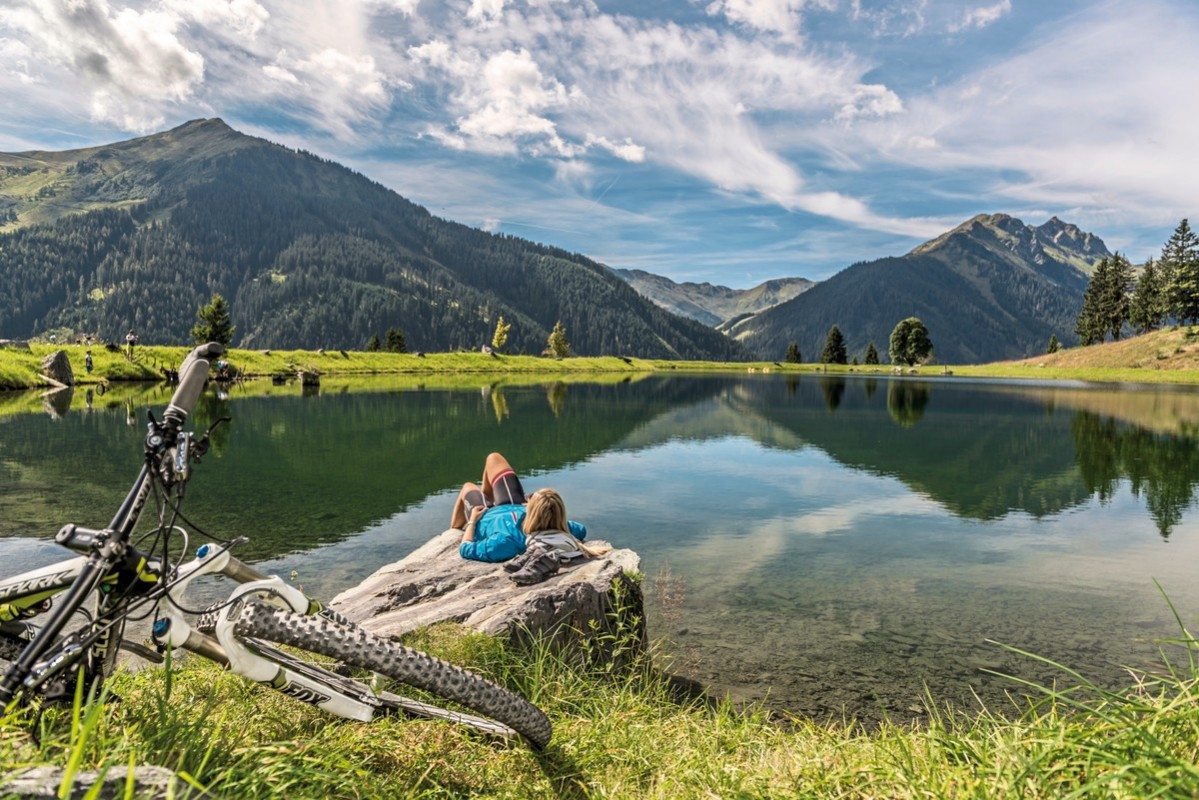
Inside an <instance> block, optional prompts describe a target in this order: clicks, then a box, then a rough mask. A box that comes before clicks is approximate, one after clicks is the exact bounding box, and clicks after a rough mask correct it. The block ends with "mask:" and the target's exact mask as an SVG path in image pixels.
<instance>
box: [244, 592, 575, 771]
mask: <svg viewBox="0 0 1199 800" xmlns="http://www.w3.org/2000/svg"><path fill="white" fill-rule="evenodd" d="M233 630H234V633H235V634H236V635H237V636H239V637H248V638H251V639H263V640H265V641H269V642H275V643H276V644H284V645H288V646H290V647H296V648H299V649H301V650H307V651H308V652H311V653H318V654H320V655H324V656H329V657H330V658H335V659H337V660H339V661H342V662H344V663H346V664H349V665H350V666H352V667H358V668H360V669H366V670H370V671H372V672H377V673H379V674H380V675H385V676H386V677H388V678H391V679H392V680H396V681H399V682H401V683H405V684H407V685H409V686H414V687H416V688H418V689H423V690H424V691H426V692H429V693H431V694H434V695H437V696H438V697H442V698H445V699H447V700H451V701H453V702H455V703H458V704H459V705H462V706H465V707H467V708H469V709H471V710H473V711H476V712H478V713H479V714H482V715H483V716H484V717H487V718H488V719H491V720H495V721H497V722H500V723H502V724H503V725H506V726H507V727H509V728H511V729H512V730H514V731H516V732H517V733H519V734H520V735H521V736H524V737H525V739H527V740H528V741H529V742H530V743H531V744H532V745H533V746H534V747H535V748H537V749H538V750H540V749H542V748H544V747H545V746H546V745H547V744H548V743H549V741H550V735H551V733H552V729H551V726H550V721H549V720H548V719H547V718H546V716H545V714H544V713H542V711H541V709H539V708H537V706H535V705H533V704H532V703H530V702H529V701H528V700H525V699H524V698H523V697H521V696H519V695H517V694H515V693H513V692H510V691H508V690H507V689H504V688H502V687H500V686H496V685H495V684H494V683H491V682H490V681H488V680H486V679H484V678H481V677H479V676H478V675H475V674H474V673H472V672H468V671H466V670H464V669H462V668H460V667H456V666H454V665H453V664H448V663H446V662H445V661H442V660H440V659H437V658H434V657H433V656H430V655H427V654H425V653H422V652H420V651H419V650H413V649H412V648H410V647H404V646H403V645H400V644H397V643H395V642H392V641H390V640H388V639H384V638H383V637H380V636H376V635H375V634H373V633H369V632H367V631H365V630H363V629H362V628H359V627H357V626H354V625H343V624H339V623H337V622H334V621H333V620H330V619H328V618H325V617H322V616H319V615H318V616H304V615H300V614H294V613H292V612H290V611H283V610H282V609H278V608H274V607H272V606H266V605H262V604H259V603H253V604H250V605H247V606H246V607H245V608H244V609H242V612H241V614H240V615H239V617H238V619H237V621H236V622H235V623H234V626H233ZM468 724H469V723H468Z"/></svg>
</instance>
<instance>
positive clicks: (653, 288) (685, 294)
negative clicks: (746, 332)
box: [612, 269, 815, 327]
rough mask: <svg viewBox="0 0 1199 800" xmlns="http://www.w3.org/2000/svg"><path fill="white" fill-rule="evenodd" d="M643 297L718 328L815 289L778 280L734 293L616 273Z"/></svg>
mask: <svg viewBox="0 0 1199 800" xmlns="http://www.w3.org/2000/svg"><path fill="white" fill-rule="evenodd" d="M612 271H613V272H615V273H616V274H617V275H619V276H620V277H621V278H623V279H624V280H626V281H628V282H629V284H630V285H632V287H633V288H634V289H636V290H637V291H638V292H639V293H640V294H642V295H643V296H645V297H647V298H649V299H650V300H652V301H653V302H654V303H656V304H657V305H659V306H661V307H662V308H665V309H666V310H667V311H671V312H673V313H675V314H679V315H681V316H684V317H690V318H691V319H695V320H699V321H700V322H702V323H704V324H705V325H711V326H713V327H716V326H718V325H720V324H721V323H722V322H726V321H727V320H730V319H733V318H735V317H742V318H744V317H746V316H748V315H752V314H756V313H757V312H759V311H762V310H763V309H766V308H770V307H771V306H775V305H778V304H779V303H782V302H786V301H787V300H790V299H791V298H792V297H795V296H797V295H799V294H802V293H803V292H805V291H807V290H808V289H810V288H812V286H813V285H815V284H814V283H813V282H812V281H810V280H808V279H807V278H777V279H775V280H770V281H766V282H764V283H760V284H758V285H757V286H755V287H753V288H752V289H730V288H729V287H727V286H719V285H714V284H711V283H706V282H705V283H690V282H684V283H676V282H675V281H672V280H671V279H670V278H666V277H663V276H661V275H654V274H653V273H651V272H645V271H644V270H639V269H614V270H612Z"/></svg>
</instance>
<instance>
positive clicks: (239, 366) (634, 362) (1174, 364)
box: [0, 327, 1199, 389]
mask: <svg viewBox="0 0 1199 800" xmlns="http://www.w3.org/2000/svg"><path fill="white" fill-rule="evenodd" d="M59 349H61V350H64V351H65V352H66V353H67V357H68V358H69V359H70V361H71V366H72V368H73V369H74V372H75V380H76V382H77V383H78V384H79V385H81V386H87V385H89V384H98V383H102V382H105V381H109V382H112V381H159V380H162V379H163V377H164V375H163V371H162V370H163V369H164V368H165V369H174V368H177V367H178V366H179V364H180V363H181V362H182V360H183V357H184V356H185V355H186V354H187V352H188V349H189V348H186V347H174V346H158V345H147V346H138V347H137V349H136V350H135V358H134V360H133V361H130V360H129V359H127V358H126V357H125V355H124V354H123V353H120V352H110V351H108V350H106V349H105V348H104V347H102V346H92V347H91V348H90V349H91V351H92V357H93V359H94V362H95V371H94V372H93V373H92V374H91V375H87V374H85V373H84V369H83V360H84V354H85V352H86V350H88V349H89V348H87V347H85V346H83V345H53V344H46V343H34V344H31V345H30V349H29V350H19V349H14V348H0V389H32V388H38V387H45V386H49V385H50V384H49V382H48V381H47V380H46V379H45V378H44V377H43V376H42V375H41V362H42V359H43V358H44V357H45V356H46V355H48V354H50V353H52V352H54V351H56V350H59ZM228 360H229V362H230V364H231V365H232V366H233V367H234V368H235V369H236V370H237V372H238V373H239V374H242V375H244V376H246V377H254V378H265V377H270V376H274V375H280V376H287V377H288V378H294V377H295V375H296V373H297V372H298V371H300V370H306V371H310V372H316V373H318V374H319V375H321V376H329V377H334V376H337V377H354V376H358V377H366V376H381V375H430V376H433V375H462V374H481V373H496V374H513V375H525V376H536V377H538V378H540V379H544V378H555V379H557V378H565V377H568V376H575V377H576V378H577V377H579V376H584V375H605V374H606V375H613V374H619V375H625V376H627V375H631V374H637V373H642V374H645V373H651V372H668V371H685V372H745V371H747V370H752V371H757V372H767V371H769V372H780V373H816V372H819V373H827V374H832V375H836V374H856V375H872V374H877V375H890V374H891V373H892V371H893V369H894V368H893V367H891V366H890V365H873V366H869V365H863V366H858V365H839V364H827V365H826V364H788V363H784V362H778V361H757V362H718V361H666V360H660V359H642V358H628V357H620V356H576V357H571V358H565V359H561V360H557V359H552V358H542V357H538V356H524V355H499V354H495V355H487V354H483V353H385V352H375V353H368V352H362V351H356V350H346V351H342V350H240V349H237V348H233V349H231V350H230V351H229V354H228ZM902 372H903V374H905V375H917V376H922V377H938V376H949V375H952V376H954V377H962V378H988V379H997V378H1003V379H1019V380H1055V381H1084V382H1097V383H1171V384H1182V385H1199V331H1196V330H1195V329H1193V328H1186V327H1179V328H1173V329H1164V330H1160V331H1153V332H1151V333H1147V334H1144V335H1142V336H1137V337H1134V338H1131V339H1125V340H1122V341H1118V342H1108V343H1106V344H1100V345H1093V346H1091V347H1075V348H1071V349H1069V350H1060V351H1058V352H1057V353H1052V354H1046V355H1041V356H1035V357H1032V358H1027V359H1023V360H1020V361H1000V362H995V363H991V364H967V365H953V364H946V365H941V364H933V365H924V366H920V367H916V368H914V371H913V370H912V369H906V368H905V369H903V370H902Z"/></svg>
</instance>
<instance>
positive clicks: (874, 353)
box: [864, 342, 878, 364]
mask: <svg viewBox="0 0 1199 800" xmlns="http://www.w3.org/2000/svg"><path fill="white" fill-rule="evenodd" d="M864 363H866V364H877V363H878V349H877V348H876V347H875V346H874V342H871V343H870V344H868V345H866V359H865V362H864Z"/></svg>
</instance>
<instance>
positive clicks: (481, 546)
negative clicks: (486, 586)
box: [450, 453, 587, 562]
mask: <svg viewBox="0 0 1199 800" xmlns="http://www.w3.org/2000/svg"><path fill="white" fill-rule="evenodd" d="M450 527H451V528H457V529H459V530H461V531H462V544H461V545H459V547H458V554H459V555H461V556H462V557H463V558H468V559H471V560H474V561H493V562H494V561H508V560H509V559H511V558H515V557H516V556H519V555H520V554H521V553H524V552H525V549H526V548H527V547H528V546H529V542H530V540H533V539H534V538H536V539H537V541H538V542H539V543H543V544H547V545H549V546H551V547H558V548H559V549H561V550H563V551H564V555H566V554H568V553H569V550H571V549H576V550H578V549H579V544H580V542H581V541H582V540H583V539H585V538H587V528H586V526H584V525H583V524H582V523H580V522H575V521H573V520H568V519H567V518H566V503H565V501H563V500H562V495H560V494H558V493H557V492H556V491H554V490H553V489H540V490H538V491H536V492H533V494H531V495H529V496H528V497H525V490H524V487H523V486H521V483H520V478H518V477H516V472H515V470H513V469H512V466H511V465H510V464H509V463H508V459H506V458H504V457H503V456H502V455H500V454H499V453H492V454H491V455H489V456H487V462H486V464H484V467H483V486H482V487H479V486H477V485H476V484H474V483H469V482H468V483H465V484H463V486H462V491H460V492H459V493H458V499H457V500H456V501H455V502H454V511H453V514H452V515H451V516H450ZM555 534H561V535H559V536H555ZM555 541H560V544H558V545H556V544H553V543H554V542H555ZM579 554H580V555H581V554H583V553H582V552H580V553H579Z"/></svg>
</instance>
